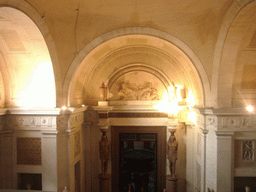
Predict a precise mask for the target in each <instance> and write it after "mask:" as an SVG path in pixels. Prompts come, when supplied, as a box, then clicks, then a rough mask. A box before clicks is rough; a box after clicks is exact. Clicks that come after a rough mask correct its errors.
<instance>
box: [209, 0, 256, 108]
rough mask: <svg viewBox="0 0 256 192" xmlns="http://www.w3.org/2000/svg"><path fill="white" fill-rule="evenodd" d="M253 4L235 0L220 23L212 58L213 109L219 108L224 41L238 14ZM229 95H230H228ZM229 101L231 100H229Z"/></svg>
mask: <svg viewBox="0 0 256 192" xmlns="http://www.w3.org/2000/svg"><path fill="white" fill-rule="evenodd" d="M253 2H255V0H236V1H235V2H234V3H233V4H232V5H231V7H230V8H229V10H228V11H227V13H226V15H225V18H224V20H223V22H222V26H221V28H220V33H219V36H218V40H217V42H216V46H215V52H214V57H213V70H212V71H213V72H212V83H211V95H212V103H211V105H212V106H213V107H219V103H218V93H220V92H221V90H220V87H219V86H218V85H219V84H218V83H219V81H220V78H221V77H220V71H222V66H221V59H222V54H223V47H224V44H225V41H226V39H227V36H228V33H229V30H230V27H231V25H232V23H233V21H234V19H235V17H236V16H237V15H238V13H239V12H240V11H241V10H242V9H243V8H244V7H245V6H247V5H248V4H250V3H253ZM228 81H229V82H232V81H233V79H229V80H228ZM229 95H230V94H229ZM229 100H231V98H229Z"/></svg>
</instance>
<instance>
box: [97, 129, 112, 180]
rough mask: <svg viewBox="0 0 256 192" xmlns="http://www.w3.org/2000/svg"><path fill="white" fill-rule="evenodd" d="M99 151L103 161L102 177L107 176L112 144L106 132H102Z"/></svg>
mask: <svg viewBox="0 0 256 192" xmlns="http://www.w3.org/2000/svg"><path fill="white" fill-rule="evenodd" d="M99 151H100V159H101V170H102V175H103V176H105V175H106V172H107V168H108V160H109V159H110V142H109V141H108V138H107V135H106V132H104V131H103V132H102V137H101V140H100V142H99Z"/></svg>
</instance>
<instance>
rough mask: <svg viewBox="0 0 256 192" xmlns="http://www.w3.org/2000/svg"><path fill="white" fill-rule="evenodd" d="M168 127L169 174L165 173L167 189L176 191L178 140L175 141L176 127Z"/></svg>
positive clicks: (172, 191)
mask: <svg viewBox="0 0 256 192" xmlns="http://www.w3.org/2000/svg"><path fill="white" fill-rule="evenodd" d="M168 127H170V128H169V129H168V131H169V132H170V137H169V140H168V141H167V158H168V161H169V171H170V173H171V174H170V175H167V190H168V191H169V192H177V180H178V178H177V177H176V175H175V168H176V161H177V158H178V142H177V141H176V137H175V135H174V134H175V132H176V130H177V127H178V126H176V127H173V126H170V125H169V126H168Z"/></svg>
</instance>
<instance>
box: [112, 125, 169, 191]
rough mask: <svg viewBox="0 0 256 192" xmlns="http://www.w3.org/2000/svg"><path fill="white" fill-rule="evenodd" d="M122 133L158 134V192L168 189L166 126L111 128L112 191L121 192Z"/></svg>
mask: <svg viewBox="0 0 256 192" xmlns="http://www.w3.org/2000/svg"><path fill="white" fill-rule="evenodd" d="M120 133H156V134H157V187H158V190H157V191H158V192H160V191H163V189H165V188H166V141H167V140H166V133H167V127H166V126H111V159H112V161H111V162H112V165H111V168H112V173H111V175H112V191H113V192H119V173H120V167H119V166H120V162H119V157H120V150H119V149H120V138H119V134H120Z"/></svg>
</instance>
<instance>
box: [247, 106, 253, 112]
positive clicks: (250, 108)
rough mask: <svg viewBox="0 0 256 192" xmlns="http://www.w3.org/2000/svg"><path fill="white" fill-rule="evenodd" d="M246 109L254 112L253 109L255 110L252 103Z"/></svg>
mask: <svg viewBox="0 0 256 192" xmlns="http://www.w3.org/2000/svg"><path fill="white" fill-rule="evenodd" d="M246 109H247V111H249V112H253V110H254V108H253V106H252V105H247V107H246Z"/></svg>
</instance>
